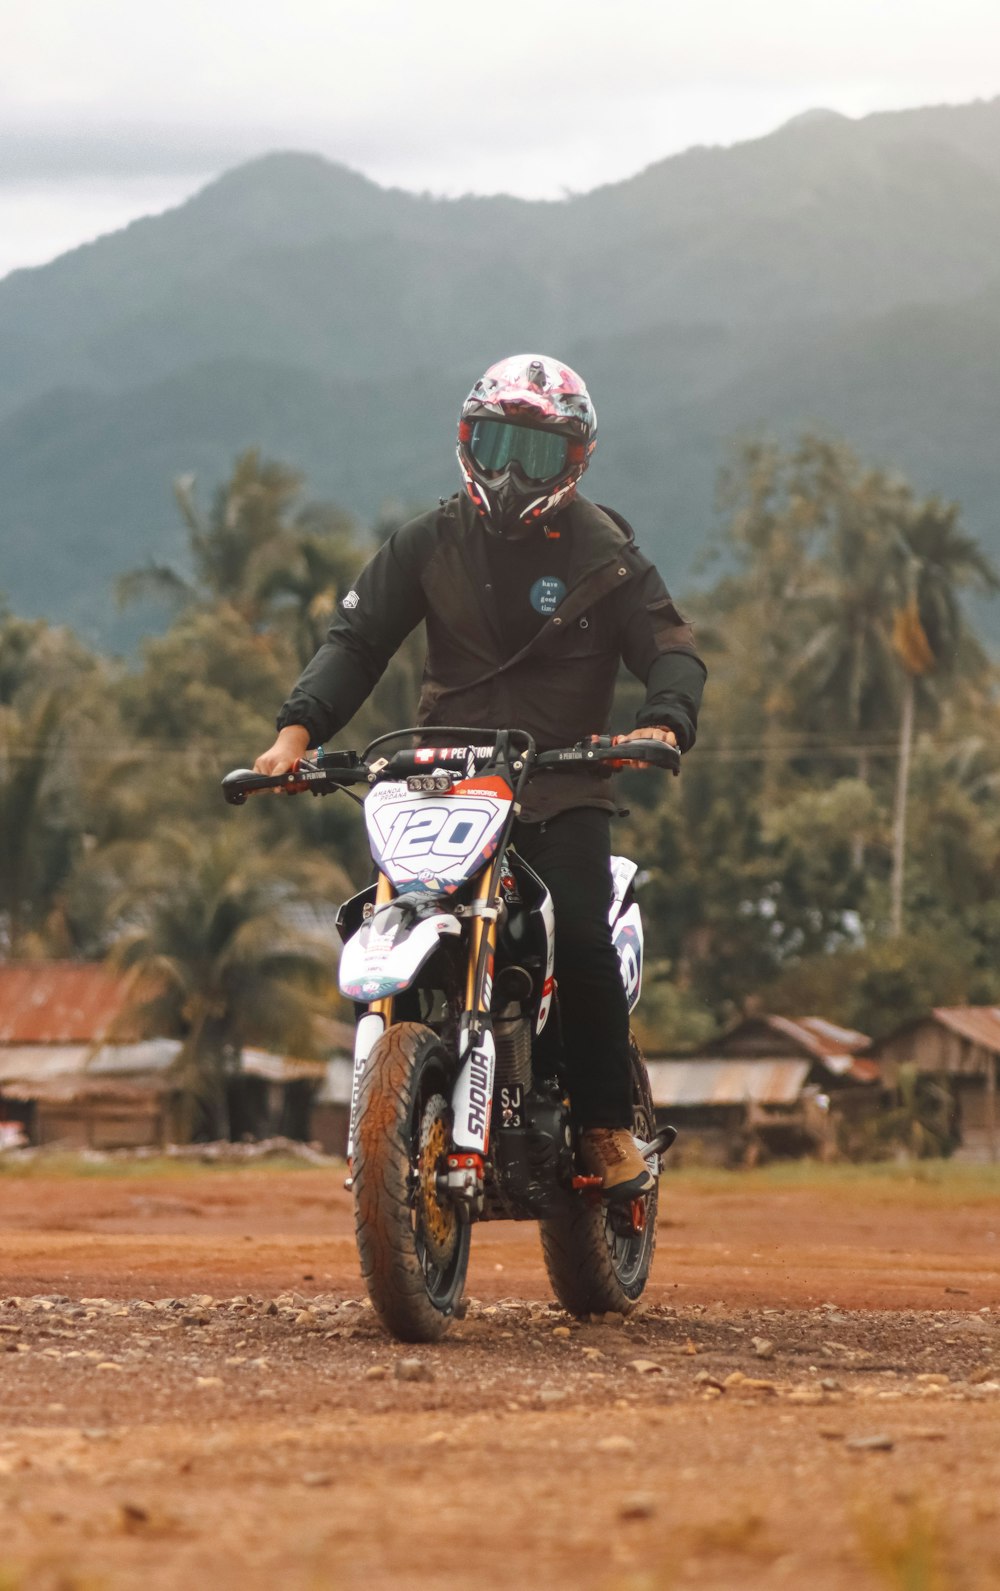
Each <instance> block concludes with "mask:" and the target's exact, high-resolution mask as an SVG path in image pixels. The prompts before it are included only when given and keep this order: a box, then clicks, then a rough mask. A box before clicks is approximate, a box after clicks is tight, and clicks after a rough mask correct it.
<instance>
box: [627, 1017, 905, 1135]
mask: <svg viewBox="0 0 1000 1591" xmlns="http://www.w3.org/2000/svg"><path fill="white" fill-rule="evenodd" d="M870 1044H871V1040H870V1039H869V1038H868V1036H867V1034H864V1033H858V1032H857V1031H855V1030H854V1029H852V1028H842V1027H838V1026H837V1025H836V1024H834V1023H831V1022H827V1021H826V1020H825V1019H824V1018H822V1017H802V1018H799V1019H797V1020H792V1019H791V1018H789V1017H782V1016H766V1015H760V1016H748V1017H746V1018H744V1019H743V1020H741V1021H740V1022H738V1023H737V1024H736V1025H735V1026H733V1027H731V1028H728V1029H727V1030H726V1031H725V1032H724V1033H721V1034H719V1036H718V1037H717V1038H716V1039H713V1040H711V1041H710V1042H709V1043H708V1044H706V1045H704V1046H703V1047H702V1048H700V1049H699V1050H696V1051H694V1052H693V1053H691V1054H688V1055H685V1056H683V1057H679V1056H665V1057H659V1056H655V1055H650V1057H649V1071H650V1079H651V1082H652V1086H653V1101H654V1104H655V1106H656V1110H657V1117H658V1119H660V1120H664V1121H665V1120H670V1121H671V1122H672V1123H673V1125H674V1126H676V1127H677V1128H678V1129H679V1130H680V1133H681V1137H680V1139H679V1142H678V1149H677V1153H676V1157H675V1158H676V1159H677V1161H678V1162H680V1161H681V1160H682V1159H684V1158H685V1156H686V1157H687V1158H688V1159H691V1158H693V1157H697V1158H701V1159H705V1160H709V1161H712V1162H715V1163H722V1164H727V1163H728V1164H747V1163H752V1162H754V1161H756V1160H758V1159H761V1158H769V1157H775V1156H796V1155H804V1154H814V1155H818V1156H820V1157H821V1158H823V1159H830V1158H833V1157H834V1156H835V1155H836V1154H837V1153H838V1152H839V1150H840V1149H841V1148H842V1147H843V1146H844V1142H845V1140H846V1139H848V1138H850V1136H851V1132H852V1130H853V1129H854V1128H855V1127H856V1125H857V1121H858V1120H859V1119H862V1118H863V1117H864V1116H865V1115H867V1114H870V1113H872V1112H874V1111H876V1110H878V1108H879V1105H880V1100H881V1087H880V1081H879V1069H878V1066H877V1065H876V1064H875V1063H874V1062H873V1061H872V1060H871V1059H870V1058H869V1057H868V1055H867V1054H866V1052H867V1050H868V1049H869V1047H870Z"/></svg>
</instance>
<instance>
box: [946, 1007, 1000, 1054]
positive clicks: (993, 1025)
mask: <svg viewBox="0 0 1000 1591" xmlns="http://www.w3.org/2000/svg"><path fill="white" fill-rule="evenodd" d="M932 1014H933V1016H934V1017H935V1018H936V1020H937V1021H938V1022H940V1023H942V1025H943V1026H944V1027H946V1028H950V1030H951V1032H952V1033H957V1034H958V1035H959V1037H960V1038H963V1039H969V1041H970V1042H971V1043H973V1044H981V1045H982V1046H983V1048H984V1049H987V1050H995V1051H996V1052H997V1053H998V1054H1000V1006H995V1005H936V1006H935V1007H934V1010H933V1013H932Z"/></svg>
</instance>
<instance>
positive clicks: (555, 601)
mask: <svg viewBox="0 0 1000 1591" xmlns="http://www.w3.org/2000/svg"><path fill="white" fill-rule="evenodd" d="M565 595H566V582H565V581H564V580H559V579H557V577H556V576H555V575H542V578H541V579H540V580H536V581H535V583H534V585H533V586H532V588H531V590H530V591H529V592H528V601H529V602H530V603H531V606H532V607H533V608H534V610H535V612H536V613H545V614H549V613H555V611H556V608H557V607H558V606H559V604H560V602H561V601H562V599H563V597H564V596H565Z"/></svg>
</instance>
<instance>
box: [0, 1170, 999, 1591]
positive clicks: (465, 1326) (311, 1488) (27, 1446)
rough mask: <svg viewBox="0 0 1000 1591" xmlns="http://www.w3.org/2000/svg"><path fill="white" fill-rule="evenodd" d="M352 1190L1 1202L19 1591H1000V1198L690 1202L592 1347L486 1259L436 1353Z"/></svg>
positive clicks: (882, 1189)
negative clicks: (400, 1310)
mask: <svg viewBox="0 0 1000 1591" xmlns="http://www.w3.org/2000/svg"><path fill="white" fill-rule="evenodd" d="M341 1180H342V1173H338V1172H336V1171H331V1170H330V1169H327V1168H317V1169H295V1170H283V1171H279V1170H275V1169H273V1168H271V1167H268V1166H259V1167H254V1168H240V1169H236V1170H230V1169H220V1168H211V1169H208V1168H200V1167H194V1168H190V1169H175V1170H171V1171H169V1172H167V1173H165V1174H154V1173H151V1172H149V1171H145V1172H142V1173H141V1174H140V1173H139V1172H138V1171H137V1172H136V1174H134V1175H133V1174H128V1175H123V1174H120V1173H116V1174H115V1175H100V1176H83V1175H74V1176H67V1175H56V1174H52V1173H46V1172H44V1171H40V1170H39V1169H38V1167H37V1166H36V1167H35V1168H34V1169H33V1171H32V1172H31V1174H30V1175H24V1176H20V1175H10V1174H6V1173H5V1174H2V1175H0V1253H2V1256H3V1258H2V1265H3V1274H2V1277H0V1591H105V1588H116V1591H117V1588H126V1587H128V1588H131V1587H143V1588H144V1591H145V1588H149V1591H159V1588H167V1587H169V1588H176V1587H184V1588H189V1587H190V1588H201V1587H203V1586H205V1587H211V1588H212V1591H230V1588H236V1587H241V1588H243V1587H249V1588H258V1587H268V1588H271V1587H276V1588H282V1591H284V1588H288V1591H328V1588H355V1587H362V1586H364V1587H365V1588H366V1591H379V1588H382V1587H390V1586H391V1587H401V1588H406V1591H408V1588H410V1587H414V1588H419V1591H425V1588H427V1591H430V1588H435V1591H437V1588H444V1587H446V1586H449V1587H450V1586H452V1585H453V1584H454V1583H455V1582H456V1581H457V1582H459V1583H462V1582H467V1581H472V1580H474V1581H475V1583H477V1584H478V1585H480V1586H482V1587H485V1588H487V1591H491V1588H494V1587H495V1588H498V1591H505V1588H508V1587H511V1588H513V1587H517V1588H518V1591H527V1588H531V1587H534V1586H536V1585H537V1586H545V1587H550V1588H554V1591H561V1588H563V1587H567V1588H568V1587H573V1588H574V1591H670V1588H672V1587H687V1586H698V1587H700V1588H704V1591H734V1588H737V1587H738V1588H740V1591H758V1588H765V1587H788V1588H792V1591H799V1588H806V1587H808V1588H818V1591H826V1588H830V1591H847V1588H850V1591H866V1588H869V1587H872V1588H878V1587H898V1588H899V1591H953V1588H954V1591H979V1588H992V1587H998V1586H1000V1179H998V1178H995V1177H994V1178H990V1177H989V1176H986V1175H984V1176H983V1177H981V1178H979V1179H975V1178H971V1179H962V1178H960V1177H957V1175H956V1176H954V1177H953V1176H951V1175H942V1176H941V1180H932V1181H926V1180H923V1179H920V1178H913V1179H910V1178H907V1177H896V1178H886V1177H884V1176H883V1177H876V1176H875V1175H872V1176H870V1177H865V1176H857V1175H851V1176H847V1175H840V1174H838V1173H837V1169H836V1168H830V1169H828V1170H825V1171H817V1172H816V1174H815V1176H814V1177H810V1178H806V1179H804V1180H802V1181H801V1182H800V1183H796V1182H795V1181H794V1180H791V1181H788V1182H782V1181H781V1180H780V1179H779V1180H776V1179H775V1178H773V1177H769V1176H768V1175H767V1174H765V1173H748V1174H743V1175H742V1176H740V1177H720V1176H716V1177H712V1176H701V1177H699V1176H698V1175H694V1174H688V1173H684V1174H682V1175H679V1176H674V1177H669V1178H667V1180H666V1182H665V1186H664V1195H665V1197H664V1198H663V1200H662V1204H661V1225H660V1228H659V1232H658V1239H659V1246H658V1252H657V1259H656V1264H655V1267H654V1273H653V1274H654V1279H653V1282H652V1284H651V1285H650V1287H649V1289H648V1291H647V1294H646V1298H645V1300H644V1301H643V1304H642V1305H640V1307H639V1308H638V1309H637V1310H636V1311H634V1312H633V1313H632V1314H631V1315H630V1316H629V1317H628V1318H627V1319H622V1318H621V1317H615V1318H606V1319H604V1320H600V1321H588V1322H584V1323H578V1322H576V1321H572V1320H570V1319H569V1318H568V1317H566V1316H564V1315H563V1314H562V1313H561V1312H560V1311H559V1310H558V1309H556V1308H555V1307H554V1306H553V1305H552V1304H551V1302H550V1299H551V1293H550V1290H549V1288H548V1284H547V1281H546V1278H545V1273H544V1270H543V1268H542V1264H541V1260H540V1256H539V1250H538V1241H537V1234H536V1232H535V1229H534V1228H533V1227H531V1226H524V1227H513V1226H510V1225H506V1224H504V1225H495V1226H483V1227H481V1228H479V1229H477V1231H476V1232H475V1234H474V1241H473V1260H472V1266H471V1269H470V1277H469V1287H468V1294H469V1297H470V1300H471V1302H470V1307H469V1311H468V1315H467V1317H466V1318H465V1320H463V1321H460V1322H456V1323H455V1325H454V1327H453V1329H452V1331H451V1333H450V1335H449V1336H448V1338H447V1339H446V1340H445V1342H444V1343H443V1344H441V1345H440V1346H437V1347H433V1348H428V1347H418V1348H413V1347H401V1346H398V1345H395V1344H393V1343H392V1342H390V1341H389V1340H388V1339H387V1338H386V1336H385V1335H384V1334H383V1333H382V1331H381V1330H380V1329H379V1327H378V1326H377V1324H376V1323H375V1321H374V1319H373V1316H372V1312H371V1310H370V1309H369V1308H368V1307H367V1304H366V1303H365V1302H364V1300H363V1298H362V1295H361V1287H360V1282H359V1279H358V1271H357V1264H356V1259H355V1254H354V1247H353V1237H352V1230H351V1208H350V1200H349V1195H348V1194H346V1193H345V1192H344V1191H343V1189H342V1186H341Z"/></svg>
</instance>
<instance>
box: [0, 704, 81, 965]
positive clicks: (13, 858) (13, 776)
mask: <svg viewBox="0 0 1000 1591" xmlns="http://www.w3.org/2000/svg"><path fill="white" fill-rule="evenodd" d="M63 722H64V714H63V711H62V708H61V706H60V704H59V702H58V700H57V699H56V697H55V695H54V694H53V695H49V696H46V697H43V698H42V699H41V700H40V701H39V702H38V704H37V705H36V706H34V707H31V708H28V709H26V710H25V711H24V712H18V711H17V710H16V709H15V708H13V707H3V708H0V943H3V942H4V941H5V945H6V952H7V954H8V955H12V956H16V955H19V954H23V953H24V951H25V948H26V946H27V945H28V942H29V941H28V935H29V933H30V932H31V930H32V929H33V928H34V927H36V926H37V925H38V924H40V923H41V922H42V921H43V919H44V917H45V913H46V909H47V907H48V906H49V904H50V903H51V901H52V898H53V894H54V892H55V890H56V888H57V886H58V884H59V882H60V880H61V879H62V878H63V877H64V876H65V874H66V873H67V872H68V870H69V865H70V855H71V851H72V834H71V832H70V829H69V827H68V826H67V825H66V824H65V823H64V822H63V821H62V820H61V816H60V814H59V812H58V788H57V787H58V770H59V751H60V744H61V733H62V728H63Z"/></svg>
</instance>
